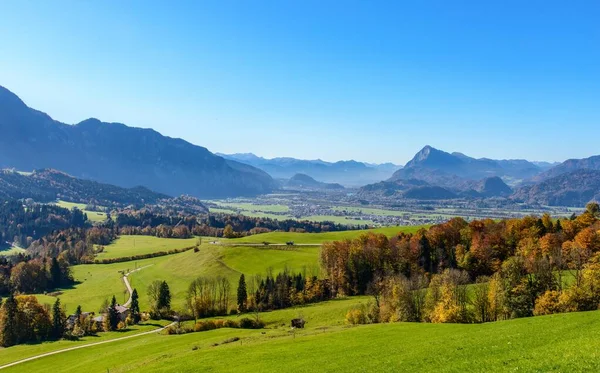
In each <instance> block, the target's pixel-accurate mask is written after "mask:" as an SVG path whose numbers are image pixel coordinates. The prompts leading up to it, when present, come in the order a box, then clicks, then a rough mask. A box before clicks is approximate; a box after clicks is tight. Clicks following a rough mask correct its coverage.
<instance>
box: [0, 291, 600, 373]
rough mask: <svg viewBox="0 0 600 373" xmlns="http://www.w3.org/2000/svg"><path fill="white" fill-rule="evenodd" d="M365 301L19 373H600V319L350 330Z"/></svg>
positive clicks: (152, 339)
mask: <svg viewBox="0 0 600 373" xmlns="http://www.w3.org/2000/svg"><path fill="white" fill-rule="evenodd" d="M365 301H366V299H365V298H348V299H342V300H335V301H329V302H324V303H320V304H316V305H309V306H305V307H299V308H296V309H289V310H282V311H273V312H268V313H264V314H261V316H260V317H261V319H263V320H264V321H266V322H267V328H266V329H264V330H241V329H219V330H213V331H207V332H199V333H191V334H185V335H158V334H150V335H145V336H140V337H138V338H133V339H130V340H127V341H117V342H114V343H110V344H105V345H100V346H94V347H91V348H89V349H81V350H75V351H70V352H66V353H63V354H59V355H54V356H50V357H45V358H42V359H39V360H34V361H31V362H27V363H24V364H22V365H20V366H17V367H15V368H12V371H35V372H55V371H56V370H57V369H59V370H60V371H61V372H89V371H90V370H89V369H90V367H96V368H98V371H110V372H134V371H142V370H143V371H144V372H196V371H209V372H228V371H232V370H233V371H241V372H257V371H260V372H276V371H290V372H292V371H293V372H312V371H320V372H339V371H347V372H398V371H401V372H414V371H436V372H481V371H486V372H505V371H515V370H517V371H520V372H550V371H556V372H562V371H570V372H574V371H578V372H581V371H590V372H593V371H596V368H597V367H598V366H599V365H600V354H599V353H598V343H597V335H598V334H599V333H600V323H598V322H597V319H598V317H600V312H599V311H594V312H584V313H569V314H558V315H551V316H541V317H533V318H523V319H515V320H509V321H500V322H495V323H488V324H470V325H468V324H467V325H465V324H421V323H395V324H374V325H362V326H353V327H350V326H347V325H344V315H345V313H346V312H347V310H348V309H350V308H351V307H352V306H353V305H354V304H357V303H363V302H365ZM297 315H302V316H303V317H304V318H305V319H306V320H307V322H308V323H307V326H306V329H298V330H296V331H292V330H291V329H290V328H289V320H290V319H291V318H293V317H296V316H297ZM233 337H237V338H239V340H237V341H233V340H232V338H233ZM230 341H231V342H230ZM27 347H28V346H24V349H26V348H27ZM8 350H9V351H10V349H8ZM12 356H13V357H12V358H13V359H14V358H15V357H14V356H15V355H12ZM6 360H10V359H3V361H6ZM7 371H9V372H10V371H11V369H8V370H7Z"/></svg>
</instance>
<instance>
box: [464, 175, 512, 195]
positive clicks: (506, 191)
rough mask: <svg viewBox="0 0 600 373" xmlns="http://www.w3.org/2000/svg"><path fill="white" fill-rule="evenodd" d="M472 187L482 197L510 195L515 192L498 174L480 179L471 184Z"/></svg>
mask: <svg viewBox="0 0 600 373" xmlns="http://www.w3.org/2000/svg"><path fill="white" fill-rule="evenodd" d="M471 189H472V190H473V191H475V192H477V193H478V195H479V196H481V197H508V196H510V195H511V194H512V192H513V191H512V189H511V188H510V187H509V186H508V185H506V183H505V182H504V181H502V179H501V178H499V177H498V176H492V177H488V178H485V179H483V180H479V181H477V182H475V183H473V184H472V185H471Z"/></svg>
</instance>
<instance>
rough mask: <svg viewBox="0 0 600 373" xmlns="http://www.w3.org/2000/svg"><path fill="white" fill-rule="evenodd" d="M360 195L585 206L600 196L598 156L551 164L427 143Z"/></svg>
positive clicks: (599, 164)
mask: <svg viewBox="0 0 600 373" xmlns="http://www.w3.org/2000/svg"><path fill="white" fill-rule="evenodd" d="M509 185H510V186H509ZM511 186H512V188H511ZM358 196H359V197H360V198H363V199H364V198H369V197H370V196H375V197H383V198H410V199H430V200H435V199H453V198H490V197H502V198H510V199H511V200H513V201H516V202H524V203H529V204H539V205H560V206H584V205H585V204H586V203H587V202H589V201H590V200H598V199H600V156H593V157H590V158H585V159H570V160H568V161H565V162H563V163H560V164H552V163H548V162H530V161H526V160H521V159H517V160H493V159H489V158H472V157H469V156H466V155H464V154H462V153H447V152H444V151H442V150H438V149H435V148H433V147H431V146H425V147H424V148H423V149H422V150H421V151H419V152H418V153H417V154H416V155H415V156H414V157H413V159H412V160H410V161H409V162H408V163H407V164H406V165H405V166H404V167H403V168H402V169H399V170H397V171H396V172H395V173H394V174H393V175H392V177H391V178H389V179H388V180H386V181H383V182H379V183H374V184H371V185H367V186H364V187H362V188H360V190H359V191H358Z"/></svg>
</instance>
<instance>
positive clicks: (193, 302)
mask: <svg viewBox="0 0 600 373" xmlns="http://www.w3.org/2000/svg"><path fill="white" fill-rule="evenodd" d="M230 296H231V284H230V283H229V280H228V279H227V278H225V277H222V276H217V277H215V278H205V277H198V278H197V279H195V280H194V281H192V283H191V284H190V286H189V288H188V292H187V297H186V301H187V305H188V309H189V311H190V312H191V313H192V315H193V316H194V320H196V319H198V318H203V317H211V316H222V315H227V314H228V313H229V299H230Z"/></svg>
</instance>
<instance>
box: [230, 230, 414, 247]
mask: <svg viewBox="0 0 600 373" xmlns="http://www.w3.org/2000/svg"><path fill="white" fill-rule="evenodd" d="M421 228H423V226H402V227H383V228H375V229H367V230H353V231H340V232H323V233H296V232H269V233H263V234H257V235H254V236H248V237H243V238H236V239H231V240H228V241H223V242H224V243H239V244H243V243H255V244H256V243H263V242H269V243H286V242H287V241H294V243H298V244H322V243H323V242H326V241H336V240H345V239H353V238H356V237H358V236H360V235H361V234H363V233H367V232H373V233H381V234H385V235H386V236H388V237H392V236H394V235H396V234H397V233H398V232H405V233H414V232H416V231H418V230H419V229H421Z"/></svg>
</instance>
